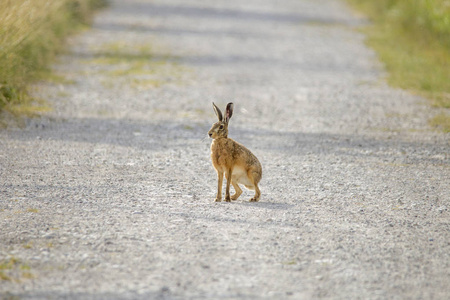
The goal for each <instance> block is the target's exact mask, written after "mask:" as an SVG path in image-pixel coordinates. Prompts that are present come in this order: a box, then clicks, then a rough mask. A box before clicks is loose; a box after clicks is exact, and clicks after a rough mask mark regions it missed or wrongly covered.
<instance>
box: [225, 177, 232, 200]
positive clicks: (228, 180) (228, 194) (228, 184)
mask: <svg viewBox="0 0 450 300" xmlns="http://www.w3.org/2000/svg"><path fill="white" fill-rule="evenodd" d="M225 176H227V188H226V189H225V201H227V202H231V197H230V183H231V170H229V171H228V172H225Z"/></svg>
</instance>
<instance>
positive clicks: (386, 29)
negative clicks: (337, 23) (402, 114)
mask: <svg viewBox="0 0 450 300" xmlns="http://www.w3.org/2000/svg"><path fill="white" fill-rule="evenodd" d="M348 2H349V3H350V4H351V5H353V7H355V8H356V9H357V10H359V11H361V12H363V13H364V14H365V15H367V16H368V17H369V18H370V20H371V24H370V25H369V26H368V27H367V28H366V29H365V33H366V34H367V36H368V44H369V46H370V47H372V48H374V49H375V51H377V53H378V55H379V57H380V59H381V60H382V62H383V63H384V65H385V68H386V70H387V72H388V82H389V84H391V85H392V86H395V87H400V88H403V89H406V90H410V91H412V92H414V93H417V94H419V95H421V96H423V97H425V98H427V99H429V100H430V103H431V104H432V105H433V106H435V107H439V108H441V111H442V112H441V113H440V114H439V115H438V116H436V117H435V118H434V119H432V120H431V121H430V123H431V124H432V125H433V126H435V127H438V128H440V129H442V130H444V131H445V132H450V115H449V113H448V109H450V1H449V0H414V1H404V0H377V1H373V0H348Z"/></svg>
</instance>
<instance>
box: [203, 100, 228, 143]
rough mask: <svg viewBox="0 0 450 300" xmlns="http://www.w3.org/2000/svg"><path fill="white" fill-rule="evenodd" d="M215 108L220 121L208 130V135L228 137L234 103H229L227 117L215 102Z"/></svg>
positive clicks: (211, 136) (214, 137) (215, 137)
mask: <svg viewBox="0 0 450 300" xmlns="http://www.w3.org/2000/svg"><path fill="white" fill-rule="evenodd" d="M213 108H214V111H215V112H216V115H217V118H218V119H219V122H216V123H214V124H213V126H212V127H211V129H210V130H209V131H208V135H209V137H210V138H213V139H217V138H227V137H228V121H230V118H231V116H232V115H233V103H231V102H230V103H228V105H227V109H226V114H225V118H224V117H223V115H222V112H221V111H220V109H219V108H218V107H217V106H216V105H215V104H214V102H213Z"/></svg>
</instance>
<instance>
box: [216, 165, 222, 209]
mask: <svg viewBox="0 0 450 300" xmlns="http://www.w3.org/2000/svg"><path fill="white" fill-rule="evenodd" d="M217 181H218V185H217V196H216V200H215V201H216V202H220V201H222V184H223V173H222V172H219V171H217Z"/></svg>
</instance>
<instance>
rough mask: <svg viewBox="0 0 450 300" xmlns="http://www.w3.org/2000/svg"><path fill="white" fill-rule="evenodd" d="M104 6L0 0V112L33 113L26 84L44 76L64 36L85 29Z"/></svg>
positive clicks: (90, 0)
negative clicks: (96, 10)
mask: <svg viewBox="0 0 450 300" xmlns="http://www.w3.org/2000/svg"><path fill="white" fill-rule="evenodd" d="M104 4H105V0H55V1H48V0H32V1H31V0H2V1H0V66H1V68H0V111H1V110H3V111H9V112H12V113H31V112H32V111H35V110H36V108H33V106H32V105H30V102H31V100H32V99H31V97H30V96H29V93H28V87H29V85H30V83H32V82H33V81H35V80H37V79H39V78H40V76H42V74H48V68H49V64H50V63H51V62H52V61H53V60H54V58H55V57H56V55H57V54H58V53H61V51H62V50H63V49H64V41H65V38H66V37H67V35H69V34H71V33H74V32H75V31H77V30H79V29H80V28H82V27H83V26H86V25H87V24H88V23H89V21H90V20H91V16H92V13H93V11H94V10H95V9H97V8H99V7H101V6H103V5H104ZM38 107H41V108H42V106H40V105H38Z"/></svg>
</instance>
